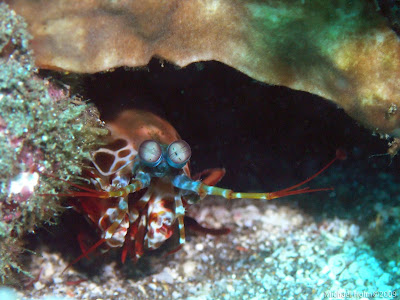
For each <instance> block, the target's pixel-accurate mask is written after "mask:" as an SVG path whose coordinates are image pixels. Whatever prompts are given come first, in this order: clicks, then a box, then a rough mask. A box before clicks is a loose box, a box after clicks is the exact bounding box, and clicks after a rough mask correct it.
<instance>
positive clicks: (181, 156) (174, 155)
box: [167, 140, 192, 169]
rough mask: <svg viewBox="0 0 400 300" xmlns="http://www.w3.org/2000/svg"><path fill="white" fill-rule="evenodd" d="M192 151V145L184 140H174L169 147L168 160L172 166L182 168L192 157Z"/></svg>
mask: <svg viewBox="0 0 400 300" xmlns="http://www.w3.org/2000/svg"><path fill="white" fill-rule="evenodd" d="M191 155H192V151H191V150H190V146H189V144H188V143H186V142H185V141H183V140H180V141H176V142H173V143H172V144H170V145H169V146H168V149H167V162H168V164H169V165H170V166H171V167H174V168H177V169H180V168H182V167H183V166H184V165H185V164H186V163H187V162H188V160H189V159H190V156H191Z"/></svg>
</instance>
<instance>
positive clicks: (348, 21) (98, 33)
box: [6, 0, 400, 135]
mask: <svg viewBox="0 0 400 300" xmlns="http://www.w3.org/2000/svg"><path fill="white" fill-rule="evenodd" d="M6 2H9V3H10V4H11V5H12V7H13V8H14V9H15V10H16V11H17V12H18V13H20V14H21V15H23V16H24V17H25V18H26V19H27V22H28V24H29V30H30V32H31V33H32V34H33V36H34V40H33V43H32V46H33V48H34V50H35V53H36V56H37V60H36V63H37V65H38V66H39V67H41V68H52V69H61V70H68V71H73V72H98V71H103V70H108V69H110V68H114V67H119V66H131V67H137V66H144V65H146V64H147V63H148V62H149V60H150V58H151V57H153V56H157V57H160V58H163V59H166V60H168V61H171V62H173V63H175V64H176V65H178V66H181V67H183V66H186V65H188V64H190V63H192V62H196V61H202V60H218V61H220V62H223V63H225V64H227V65H230V66H232V67H234V68H236V69H238V70H240V71H242V72H244V73H245V74H247V75H249V76H251V77H253V78H255V79H257V80H260V81H263V82H267V83H270V84H277V85H285V86H288V87H290V88H293V89H299V90H304V91H308V92H310V93H314V94H317V95H320V96H322V97H324V98H326V99H330V100H333V101H334V102H336V103H337V104H339V105H340V106H342V107H343V108H344V109H345V110H346V112H347V113H348V114H350V115H351V116H352V117H353V118H355V119H357V120H358V121H360V122H361V123H363V124H364V125H366V126H368V127H369V128H370V129H373V130H376V131H378V132H385V133H392V134H395V135H400V132H398V131H396V129H397V128H399V127H400V117H399V113H398V112H397V109H398V107H399V105H400V103H399V99H400V88H399V86H400V85H399V76H400V43H399V39H398V37H397V36H396V35H395V33H394V32H393V31H392V30H391V29H390V28H389V27H388V25H387V22H386V20H385V19H384V18H383V17H382V16H381V15H380V14H379V12H378V8H377V7H376V4H375V2H374V1H361V0H359V1H350V2H349V1H325V0H313V1H289V0H287V1H279V2H277V1H268V0H266V1H234V0H225V1H217V0H206V1H196V0H190V1H178V0H175V1H165V2H160V1H154V0H147V1H133V0H127V1H109V0H97V1H79V2H76V1H75V2H71V1H66V0H57V1H54V0H47V1H27V0H8V1H6Z"/></svg>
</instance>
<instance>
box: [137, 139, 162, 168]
mask: <svg viewBox="0 0 400 300" xmlns="http://www.w3.org/2000/svg"><path fill="white" fill-rule="evenodd" d="M139 158H140V159H141V161H142V162H143V163H144V164H145V165H146V166H149V167H156V166H157V165H158V164H159V163H160V162H161V159H162V149H161V146H160V144H159V143H157V142H156V141H154V140H147V141H144V142H143V143H141V144H140V146H139Z"/></svg>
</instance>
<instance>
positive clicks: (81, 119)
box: [0, 3, 107, 282]
mask: <svg viewBox="0 0 400 300" xmlns="http://www.w3.org/2000/svg"><path fill="white" fill-rule="evenodd" d="M28 40H29V35H28V33H27V32H26V24H25V22H24V21H23V19H22V18H21V17H19V16H17V15H16V14H15V12H13V11H11V10H9V9H8V8H7V5H5V4H4V3H1V4H0V65H1V69H0V282H4V281H6V282H9V281H10V279H11V277H12V276H10V275H11V274H12V273H13V272H12V271H21V269H20V267H19V266H18V264H17V259H16V258H17V256H18V255H19V254H20V252H21V251H22V249H23V248H22V247H21V246H22V236H23V235H24V234H26V233H27V232H34V230H36V229H37V228H38V227H40V226H41V225H42V223H43V222H54V219H55V217H56V216H57V213H58V212H60V211H62V208H61V206H60V202H59V199H56V197H52V196H47V197H46V196H41V195H39V194H40V193H55V189H56V188H59V187H60V186H64V185H65V184H64V183H63V182H61V181H60V180H55V179H54V178H50V177H46V176H44V175H43V173H47V174H52V175H54V176H57V177H63V178H65V177H66V176H70V175H72V174H80V172H81V165H80V164H81V163H82V160H83V159H87V158H88V157H89V152H88V151H89V149H90V147H92V146H93V145H94V144H96V143H97V142H98V141H99V138H100V136H101V133H103V134H104V132H107V131H106V130H104V129H100V128H101V126H102V122H101V121H100V120H99V117H98V113H97V110H96V109H95V108H94V107H93V106H88V105H87V104H85V103H84V102H82V101H80V100H79V99H78V98H77V97H71V96H70V95H69V93H68V90H67V89H64V88H60V87H58V86H56V85H55V84H52V83H50V82H49V81H48V80H43V79H41V78H40V77H38V76H37V73H36V67H35V66H34V63H33V61H34V60H33V57H32V51H31V50H30V49H29V48H28Z"/></svg>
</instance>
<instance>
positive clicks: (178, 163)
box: [58, 110, 344, 265]
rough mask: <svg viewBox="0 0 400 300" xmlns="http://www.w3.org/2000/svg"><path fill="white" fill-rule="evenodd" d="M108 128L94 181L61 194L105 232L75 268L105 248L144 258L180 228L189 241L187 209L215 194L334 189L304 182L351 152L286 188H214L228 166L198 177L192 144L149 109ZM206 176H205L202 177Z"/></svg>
mask: <svg viewBox="0 0 400 300" xmlns="http://www.w3.org/2000/svg"><path fill="white" fill-rule="evenodd" d="M108 126H109V129H110V131H111V136H110V142H109V143H108V144H107V145H106V146H104V147H101V148H99V149H97V150H96V151H94V152H93V153H92V162H91V163H92V164H93V168H92V170H90V171H87V173H88V177H89V180H90V182H91V186H90V187H87V186H82V185H78V184H75V183H70V182H69V183H70V184H71V185H72V186H74V187H76V188H79V191H71V192H69V193H67V194H58V195H59V196H70V197H73V199H74V201H73V202H72V203H73V206H74V207H75V208H76V209H77V210H78V211H79V212H81V213H82V214H84V215H85V216H87V218H88V219H89V220H90V222H91V223H93V224H94V225H95V226H96V227H97V229H98V231H99V233H100V239H99V240H98V241H97V242H96V243H95V244H94V245H92V246H91V247H90V248H89V249H87V250H84V251H83V254H82V255H81V256H79V257H78V258H77V259H75V261H73V262H72V263H71V264H70V265H72V264H74V263H76V262H77V261H79V260H80V259H81V258H83V257H85V256H87V255H88V254H89V253H91V252H93V251H94V250H95V249H97V248H98V247H99V246H101V245H105V246H107V248H114V247H122V258H121V259H122V262H125V260H126V257H127V255H128V254H129V256H131V257H132V258H133V260H135V261H136V260H137V259H139V258H140V257H141V256H142V255H143V254H144V252H145V251H148V250H155V249H157V248H159V247H160V246H161V245H162V244H163V243H164V242H165V241H166V240H168V239H169V238H170V237H171V236H172V234H173V232H174V230H175V228H176V227H177V228H178V232H179V244H180V246H182V245H183V244H184V243H185V222H184V218H185V208H186V207H187V206H188V205H191V204H194V203H197V202H199V201H200V200H201V199H203V198H204V197H206V196H208V195H215V196H220V197H223V198H225V199H228V200H232V199H238V198H249V199H266V200H272V199H276V198H280V197H285V196H289V195H298V194H304V193H312V192H318V191H326V190H331V189H332V188H319V189H309V188H308V187H303V188H300V187H301V186H303V185H304V184H305V183H307V182H309V181H310V180H312V179H313V178H315V177H316V176H318V175H319V174H320V173H321V172H323V171H324V170H325V169H327V168H328V167H329V166H330V165H331V164H332V163H333V162H334V161H335V160H336V159H338V158H343V155H344V154H342V153H339V154H338V153H337V156H336V158H334V159H333V160H332V161H331V162H329V163H328V164H327V165H326V166H325V167H324V168H322V169H321V170H320V171H318V172H317V173H316V174H314V175H313V176H311V177H309V178H308V179H307V180H304V181H303V182H300V183H298V184H296V185H293V186H291V187H288V188H285V189H283V190H280V191H276V192H270V193H241V192H234V191H232V190H230V189H224V188H219V187H215V186H214V185H215V184H216V183H217V182H218V181H219V180H220V179H221V178H222V177H223V176H224V174H225V170H224V169H210V170H206V171H203V172H202V173H200V174H199V175H196V176H193V177H191V174H190V170H189V159H190V157H191V150H190V146H189V145H188V143H186V142H185V141H183V140H182V139H181V138H180V136H179V134H178V133H177V132H176V130H175V129H174V128H173V127H172V125H170V124H169V123H168V122H167V121H165V120H163V119H162V118H160V117H158V116H156V115H154V114H152V113H150V112H147V111H141V110H127V111H124V112H122V113H120V114H119V116H118V117H117V118H116V119H115V120H114V121H112V122H110V123H109V124H108ZM200 177H203V180H197V179H199V178H200ZM178 249H179V247H178Z"/></svg>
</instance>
